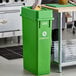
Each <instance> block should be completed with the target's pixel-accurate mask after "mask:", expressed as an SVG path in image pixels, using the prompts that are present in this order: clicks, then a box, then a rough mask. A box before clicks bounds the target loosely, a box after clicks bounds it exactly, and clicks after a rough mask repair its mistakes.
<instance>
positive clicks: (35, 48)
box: [21, 7, 53, 75]
mask: <svg viewBox="0 0 76 76" xmlns="http://www.w3.org/2000/svg"><path fill="white" fill-rule="evenodd" d="M21 16H22V25H23V62H24V63H23V64H24V69H26V70H28V71H29V72H32V73H33V74H36V75H44V74H49V73H50V52H51V43H52V39H51V34H52V20H53V11H52V10H49V9H46V8H42V10H40V11H37V10H33V9H31V7H22V12H21Z"/></svg>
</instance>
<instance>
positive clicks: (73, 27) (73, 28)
mask: <svg viewBox="0 0 76 76" xmlns="http://www.w3.org/2000/svg"><path fill="white" fill-rule="evenodd" d="M72 30H73V34H75V26H74V12H72Z"/></svg>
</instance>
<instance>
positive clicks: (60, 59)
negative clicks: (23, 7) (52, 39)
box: [58, 12, 63, 72]
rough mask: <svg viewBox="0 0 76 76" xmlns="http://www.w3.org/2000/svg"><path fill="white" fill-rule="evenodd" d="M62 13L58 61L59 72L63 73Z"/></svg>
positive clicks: (60, 15) (60, 16) (60, 17)
mask: <svg viewBox="0 0 76 76" xmlns="http://www.w3.org/2000/svg"><path fill="white" fill-rule="evenodd" d="M62 14H63V13H62V12H61V13H59V17H58V19H59V22H58V23H59V24H58V25H59V26H58V28H59V33H58V35H59V49H58V61H59V72H62V66H61V64H62Z"/></svg>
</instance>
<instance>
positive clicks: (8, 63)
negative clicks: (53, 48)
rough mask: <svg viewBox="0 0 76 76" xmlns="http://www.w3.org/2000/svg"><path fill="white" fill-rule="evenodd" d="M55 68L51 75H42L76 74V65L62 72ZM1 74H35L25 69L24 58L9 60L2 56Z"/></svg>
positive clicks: (63, 75)
mask: <svg viewBox="0 0 76 76" xmlns="http://www.w3.org/2000/svg"><path fill="white" fill-rule="evenodd" d="M54 69H55V67H53V70H52V72H51V74H49V75H42V76H76V66H71V67H65V68H63V72H62V73H58V72H57V71H56V70H54ZM0 76H35V75H33V74H31V73H29V72H27V71H25V70H24V69H23V59H22V58H21V59H15V60H7V59H5V58H3V57H1V56H0Z"/></svg>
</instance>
